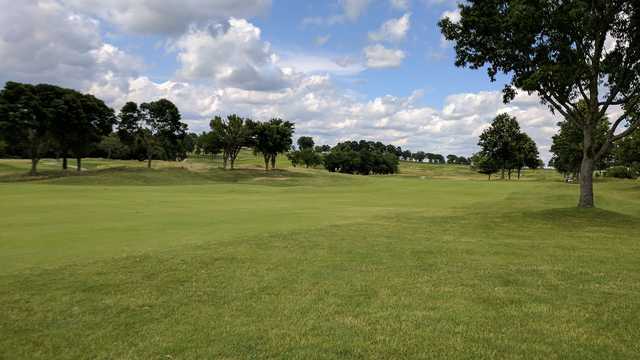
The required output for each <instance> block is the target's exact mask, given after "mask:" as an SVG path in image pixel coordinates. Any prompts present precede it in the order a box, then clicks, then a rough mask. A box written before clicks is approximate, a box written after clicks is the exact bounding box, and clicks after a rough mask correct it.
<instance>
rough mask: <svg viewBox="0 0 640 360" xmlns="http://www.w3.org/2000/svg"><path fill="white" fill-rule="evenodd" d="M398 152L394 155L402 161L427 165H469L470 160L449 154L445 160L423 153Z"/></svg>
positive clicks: (436, 155) (441, 157) (400, 150)
mask: <svg viewBox="0 0 640 360" xmlns="http://www.w3.org/2000/svg"><path fill="white" fill-rule="evenodd" d="M398 149H399V151H398V152H397V153H396V155H397V156H398V157H399V158H401V159H402V160H404V161H415V162H425V160H426V162H427V163H429V164H457V165H469V164H470V160H469V159H467V158H466V157H464V156H458V155H453V154H449V155H447V156H446V158H445V157H444V156H443V155H440V154H432V153H428V152H424V151H416V152H413V153H412V152H411V151H410V150H404V151H403V150H402V149H401V148H398Z"/></svg>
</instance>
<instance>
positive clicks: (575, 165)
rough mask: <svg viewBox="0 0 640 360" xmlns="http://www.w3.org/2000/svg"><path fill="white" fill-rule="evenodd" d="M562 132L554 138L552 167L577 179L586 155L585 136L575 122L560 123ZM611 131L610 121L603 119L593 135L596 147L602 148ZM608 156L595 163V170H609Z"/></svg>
mask: <svg viewBox="0 0 640 360" xmlns="http://www.w3.org/2000/svg"><path fill="white" fill-rule="evenodd" d="M558 126H559V127H560V131H559V132H558V133H557V134H556V135H554V136H553V142H552V144H551V153H552V154H553V156H552V157H551V160H550V163H549V164H550V166H552V167H554V168H555V169H556V170H557V171H558V172H560V173H561V174H563V175H565V176H569V175H571V176H572V177H574V178H577V177H578V175H579V173H580V167H581V165H582V157H583V154H584V146H583V143H584V136H583V133H582V129H581V128H580V127H579V126H578V125H577V124H576V123H575V122H573V121H566V120H564V121H561V122H559V123H558ZM608 131H609V121H608V120H607V119H606V118H605V117H602V118H601V119H600V122H599V125H598V127H597V128H596V130H595V132H594V134H593V142H594V145H595V146H596V147H601V146H602V145H603V144H604V143H605V141H606V137H607V132H608ZM607 158H608V155H605V156H603V157H602V158H600V159H599V160H598V161H597V162H596V163H595V166H594V167H595V169H597V170H604V169H606V168H607Z"/></svg>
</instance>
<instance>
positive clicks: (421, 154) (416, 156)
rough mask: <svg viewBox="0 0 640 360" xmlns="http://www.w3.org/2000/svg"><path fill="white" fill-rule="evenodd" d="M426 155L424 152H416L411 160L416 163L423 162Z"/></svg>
mask: <svg viewBox="0 0 640 360" xmlns="http://www.w3.org/2000/svg"><path fill="white" fill-rule="evenodd" d="M426 157H427V154H426V153H425V152H424V151H418V152H415V153H414V154H413V158H414V159H415V161H417V162H423V161H424V159H426Z"/></svg>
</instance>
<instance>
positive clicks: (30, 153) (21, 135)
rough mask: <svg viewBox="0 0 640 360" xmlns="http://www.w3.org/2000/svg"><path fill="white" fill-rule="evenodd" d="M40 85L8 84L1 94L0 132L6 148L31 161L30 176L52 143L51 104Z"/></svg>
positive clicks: (34, 172) (35, 170) (33, 173)
mask: <svg viewBox="0 0 640 360" xmlns="http://www.w3.org/2000/svg"><path fill="white" fill-rule="evenodd" d="M43 90H44V89H43V87H42V86H33V85H28V84H20V83H15V82H8V83H7V84H6V85H5V87H4V89H3V90H2V92H0V129H1V130H2V133H3V137H4V139H5V141H7V142H9V143H8V147H9V148H10V149H12V150H13V152H14V153H16V154H24V155H26V156H27V157H29V158H30V159H31V171H30V173H31V175H35V174H36V172H37V166H38V161H40V158H41V157H42V156H43V155H44V153H45V152H46V151H47V150H48V149H49V146H50V144H51V123H52V119H53V109H52V108H51V106H52V104H51V103H47V102H46V99H45V96H43Z"/></svg>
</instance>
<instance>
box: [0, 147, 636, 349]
mask: <svg viewBox="0 0 640 360" xmlns="http://www.w3.org/2000/svg"><path fill="white" fill-rule="evenodd" d="M29 166H30V162H29V160H0V199H2V200H1V201H0V228H1V229H2V231H0V334H2V336H0V359H5V358H6V359H16V358H29V359H51V358H57V359H71V358H95V359H186V358H200V359H204V358H209V359H214V358H216V359H251V358H283V359H284V358H286V359H308V358H317V359H338V358H352V359H373V358H380V359H397V358H448V359H481V358H482V359H495V358H513V359H518V358H537V359H596V358H599V359H602V358H608V359H612V358H620V359H630V358H634V357H637V356H638V354H640V326H638V324H640V271H639V269H640V241H639V239H640V235H639V234H640V182H639V181H637V180H618V179H611V178H599V177H596V178H595V180H594V181H595V184H594V186H595V189H596V194H597V199H596V201H597V204H598V207H597V208H594V209H578V208H576V202H577V196H578V187H579V185H575V184H567V183H565V182H564V181H563V178H562V177H561V176H560V175H559V174H558V173H557V172H555V171H554V170H544V169H539V170H525V171H524V172H523V176H522V178H521V180H519V181H516V180H513V181H502V180H492V181H487V178H486V176H484V175H482V174H478V173H477V172H474V171H472V170H470V169H469V167H468V166H462V165H431V164H422V163H413V162H401V163H400V169H399V174H395V175H380V176H353V175H346V174H338V173H329V172H327V171H325V170H321V169H306V168H304V167H296V168H294V167H291V166H290V165H289V163H287V161H286V158H284V157H282V156H281V157H278V164H277V168H276V170H273V171H269V172H265V171H264V170H262V169H261V166H262V163H261V159H259V158H257V157H256V156H254V155H253V154H252V153H251V152H249V151H243V152H241V153H240V156H239V158H238V161H237V163H236V166H237V168H236V169H235V170H232V171H224V170H221V169H219V168H218V167H219V165H218V164H217V163H215V162H214V161H210V160H204V159H201V160H198V159H187V160H185V161H182V162H163V161H155V162H154V164H153V168H151V169H147V168H146V164H145V163H144V162H138V161H117V160H102V159H85V160H84V161H83V165H82V166H83V171H81V172H76V171H75V170H68V171H66V172H64V171H62V170H60V166H59V164H58V163H57V162H56V160H55V159H45V160H42V161H41V164H40V168H39V169H40V175H39V176H37V177H29V176H27V175H26V173H27V171H28V169H29Z"/></svg>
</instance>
